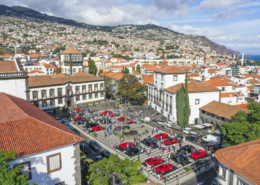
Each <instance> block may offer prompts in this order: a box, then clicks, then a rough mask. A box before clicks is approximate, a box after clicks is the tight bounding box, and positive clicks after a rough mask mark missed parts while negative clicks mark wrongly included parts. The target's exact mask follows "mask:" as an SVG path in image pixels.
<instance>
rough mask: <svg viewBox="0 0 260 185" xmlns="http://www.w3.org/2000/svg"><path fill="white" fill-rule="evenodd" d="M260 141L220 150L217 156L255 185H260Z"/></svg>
mask: <svg viewBox="0 0 260 185" xmlns="http://www.w3.org/2000/svg"><path fill="white" fill-rule="evenodd" d="M259 155H260V139H258V140H255V141H250V142H246V143H243V144H239V145H235V146H230V147H227V148H223V149H220V150H218V151H217V152H216V154H215V156H216V158H217V159H218V161H220V162H221V163H223V164H225V165H226V166H228V167H229V168H231V169H232V170H234V171H235V172H237V173H239V174H240V175H242V176H243V177H245V178H246V179H248V180H249V181H251V182H252V183H254V184H260V168H259V166H260V160H259Z"/></svg>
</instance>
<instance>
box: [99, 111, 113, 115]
mask: <svg viewBox="0 0 260 185" xmlns="http://www.w3.org/2000/svg"><path fill="white" fill-rule="evenodd" d="M108 113H113V112H112V111H110V110H107V111H104V112H102V113H101V114H102V115H107V114H108Z"/></svg>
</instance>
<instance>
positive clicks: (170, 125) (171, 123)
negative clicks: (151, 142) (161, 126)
mask: <svg viewBox="0 0 260 185" xmlns="http://www.w3.org/2000/svg"><path fill="white" fill-rule="evenodd" d="M165 125H166V127H169V128H171V127H172V125H174V123H173V122H168V123H166V124H165Z"/></svg>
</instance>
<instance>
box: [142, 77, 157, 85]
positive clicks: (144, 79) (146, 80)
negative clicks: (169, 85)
mask: <svg viewBox="0 0 260 185" xmlns="http://www.w3.org/2000/svg"><path fill="white" fill-rule="evenodd" d="M142 80H143V82H144V84H147V83H148V82H151V81H153V80H154V78H153V77H150V76H146V77H143V78H142Z"/></svg>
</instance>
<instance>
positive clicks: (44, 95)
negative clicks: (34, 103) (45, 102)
mask: <svg viewBox="0 0 260 185" xmlns="http://www.w3.org/2000/svg"><path fill="white" fill-rule="evenodd" d="M42 99H46V90H42Z"/></svg>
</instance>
